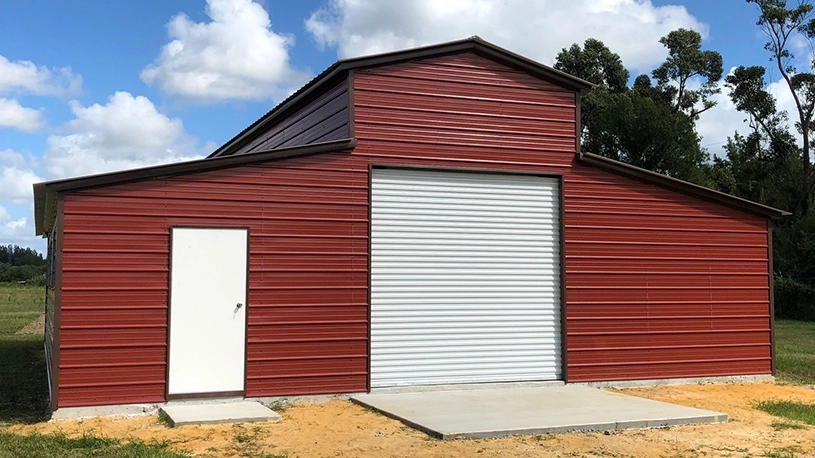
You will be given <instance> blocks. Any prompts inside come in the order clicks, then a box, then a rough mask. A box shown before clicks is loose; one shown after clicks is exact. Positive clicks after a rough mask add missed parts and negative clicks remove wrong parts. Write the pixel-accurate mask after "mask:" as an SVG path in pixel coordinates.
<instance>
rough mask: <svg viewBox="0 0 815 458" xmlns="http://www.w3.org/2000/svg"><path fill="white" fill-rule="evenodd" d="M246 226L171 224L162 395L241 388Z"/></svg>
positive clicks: (244, 341)
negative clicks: (166, 351)
mask: <svg viewBox="0 0 815 458" xmlns="http://www.w3.org/2000/svg"><path fill="white" fill-rule="evenodd" d="M247 242H248V231H247V230H246V229H209V228H173V229H172V257H171V264H170V265H171V266H172V271H171V273H170V276H171V281H170V284H171V290H170V342H169V345H170V348H169V359H170V361H169V365H170V370H169V380H168V389H167V394H168V395H171V396H172V395H197V394H198V395H200V394H219V393H230V394H235V393H236V392H243V391H244V390H245V386H244V381H245V374H244V372H245V361H246V275H247Z"/></svg>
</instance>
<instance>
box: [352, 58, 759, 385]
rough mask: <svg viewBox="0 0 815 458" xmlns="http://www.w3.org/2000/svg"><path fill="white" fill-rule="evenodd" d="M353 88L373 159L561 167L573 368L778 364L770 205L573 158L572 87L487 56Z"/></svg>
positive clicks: (587, 373) (376, 72) (659, 373)
mask: <svg viewBox="0 0 815 458" xmlns="http://www.w3.org/2000/svg"><path fill="white" fill-rule="evenodd" d="M354 90H355V92H354V98H355V104H354V107H355V120H356V125H355V131H356V136H357V138H358V139H359V144H358V146H357V148H356V150H355V154H356V155H361V156H364V157H365V158H367V159H368V160H369V161H371V162H373V163H376V164H393V165H418V166H425V167H428V166H429V167H456V168H460V167H465V168H484V169H489V170H510V171H526V172H553V173H562V174H563V176H564V211H565V234H564V237H565V269H566V273H565V275H566V277H565V287H566V298H565V299H566V305H565V306H566V335H565V344H566V346H567V350H566V352H567V353H566V357H567V363H568V365H567V379H568V380H569V381H575V382H576V381H600V380H626V379H652V378H667V377H696V376H714V375H732V374H767V373H770V371H771V359H772V358H771V354H770V353H771V334H770V328H771V315H770V306H769V276H768V259H769V248H768V245H767V226H766V220H765V219H764V218H762V217H760V216H753V215H750V214H746V213H743V212H740V211H737V210H734V209H730V208H727V207H723V206H721V205H719V204H715V203H711V202H706V201H703V200H700V199H698V198H693V197H689V196H685V195H683V194H680V193H677V192H674V191H670V190H667V189H664V188H661V187H659V186H656V185H653V184H648V183H643V182H639V181H636V180H632V179H630V178H624V177H621V176H618V175H614V174H612V173H609V172H606V171H603V170H599V169H595V168H591V167H587V166H584V165H581V164H579V163H577V162H576V161H575V155H574V152H575V124H574V121H575V117H576V112H575V107H574V99H573V97H574V94H572V93H570V92H568V91H564V90H562V89H559V88H557V87H556V86H553V85H551V84H548V83H546V82H544V81H541V80H539V79H536V78H532V77H530V76H528V75H526V74H524V73H522V72H517V71H514V70H511V69H507V68H505V67H502V66H501V65H499V64H496V63H494V62H492V61H489V60H487V59H484V58H481V57H478V56H474V55H467V54H464V55H456V56H447V57H442V58H438V59H432V60H425V61H420V62H412V63H407V64H401V65H394V66H390V67H382V68H375V69H370V70H364V71H357V73H356V77H355V85H354Z"/></svg>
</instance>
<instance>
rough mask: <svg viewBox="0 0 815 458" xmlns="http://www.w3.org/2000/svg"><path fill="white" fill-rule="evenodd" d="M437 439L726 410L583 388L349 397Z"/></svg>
mask: <svg viewBox="0 0 815 458" xmlns="http://www.w3.org/2000/svg"><path fill="white" fill-rule="evenodd" d="M351 399H352V401H354V402H356V403H357V404H361V405H364V406H367V407H370V408H373V409H375V410H378V411H380V412H382V413H384V414H385V415H387V416H389V417H391V418H394V419H397V420H400V421H402V422H403V423H405V424H407V425H409V426H412V427H414V428H417V429H419V430H421V431H424V432H426V433H428V434H430V435H432V436H435V437H438V438H441V439H457V438H489V437H505V436H514V435H528V434H546V433H561V432H568V431H604V430H615V429H625V428H656V427H662V426H678V425H685V424H694V423H720V422H725V421H727V414H723V413H719V412H711V411H708V410H700V409H694V408H690V407H684V406H678V405H675V404H668V403H665V402H658V401H652V400H650V399H644V398H638V397H634V396H627V395H623V394H619V393H612V392H609V391H604V390H601V389H598V388H591V387H586V386H573V385H565V386H547V387H523V388H519V387H513V388H496V389H491V388H477V389H465V390H460V389H458V390H456V389H454V390H449V389H444V390H443V391H431V392H415V391H411V392H404V393H393V392H388V393H377V392H376V391H374V392H373V393H371V394H363V395H357V396H354V397H353V398H351Z"/></svg>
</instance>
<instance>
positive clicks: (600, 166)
mask: <svg viewBox="0 0 815 458" xmlns="http://www.w3.org/2000/svg"><path fill="white" fill-rule="evenodd" d="M589 88H590V85H589V84H588V83H586V82H584V81H582V80H579V79H577V78H574V77H572V76H569V75H566V74H564V73H561V72H558V71H556V70H553V69H551V68H549V67H546V66H543V65H541V64H538V63H536V62H533V61H531V60H528V59H526V58H524V57H521V56H518V55H516V54H513V53H511V52H508V51H506V50H504V49H501V48H498V47H496V46H494V45H492V44H489V43H486V42H484V41H482V40H480V39H478V38H473V39H468V40H463V41H458V42H453V43H447V44H441V45H436V46H430V47H426V48H420V49H414V50H408V51H400V52H395V53H390V54H384V55H379V56H374V57H363V58H357V59H350V60H344V61H340V62H337V63H336V64H334V65H333V66H331V67H330V68H328V69H327V70H326V71H325V72H323V73H322V74H320V75H319V76H318V77H317V78H315V79H314V80H313V81H311V82H310V83H308V84H307V85H306V86H305V87H303V88H302V89H301V90H299V91H298V92H296V93H295V94H294V95H292V96H291V97H290V98H289V99H287V100H286V101H284V102H283V103H281V104H280V105H279V106H277V107H276V108H274V109H273V110H272V111H271V112H269V113H268V114H266V115H265V116H263V117H262V118H261V119H259V120H258V121H257V122H255V123H254V124H252V125H251V126H249V127H248V128H247V129H245V130H244V131H243V132H241V133H239V134H238V135H237V136H236V137H235V138H233V139H232V140H230V141H229V142H228V143H226V144H225V145H223V146H222V147H221V148H219V149H218V150H217V151H216V152H215V153H213V154H212V155H211V156H210V157H209V158H206V159H202V160H198V161H191V162H185V163H177V164H171V165H163V166H157V167H149V168H144V169H138V170H129V171H123V172H116V173H108V174H103V175H95V176H89V177H83V178H76V179H68V180H60V181H52V182H48V183H40V184H37V185H35V197H36V222H37V233H38V234H42V235H44V236H46V237H48V239H49V246H50V250H49V259H50V261H51V265H52V272H53V274H52V276H51V282H50V286H49V290H48V305H47V330H48V331H47V339H46V349H47V356H48V361H49V369H50V372H49V377H50V382H51V404H52V408H53V409H57V408H64V407H76V406H93V405H115V404H129V403H158V402H163V401H166V400H168V399H172V398H183V397H196V396H198V397H214V396H221V395H231V396H234V395H243V396H246V397H264V396H280V395H301V394H317V393H347V392H364V391H368V390H370V389H371V388H376V387H385V386H398V385H414V384H418V385H421V384H451V383H474V382H503V381H529V380H564V381H566V382H591V381H621V380H649V379H666V378H678V377H681V378H685V377H712V376H727V375H748V374H771V373H772V372H773V370H774V365H773V303H772V249H771V246H772V244H771V227H772V223H771V220H772V219H773V218H777V217H780V216H782V215H783V214H784V212H782V211H780V210H776V209H773V208H769V207H765V206H762V205H759V204H756V203H753V202H748V201H745V200H742V199H739V198H736V197H733V196H729V195H725V194H721V193H718V192H715V191H711V190H709V189H705V188H701V187H699V186H695V185H692V184H689V183H685V182H682V181H679V180H675V179H672V178H668V177H665V176H662V175H658V174H655V173H651V172H648V171H645V170H641V169H638V168H634V167H631V166H627V165H624V164H621V163H618V162H615V161H612V160H609V159H604V158H602V157H598V156H595V155H591V154H588V153H581V152H580V150H579V141H578V135H577V134H578V132H579V128H580V127H579V125H578V120H579V119H580V116H579V113H580V95H581V93H582V92H584V91H586V90H588V89H589Z"/></svg>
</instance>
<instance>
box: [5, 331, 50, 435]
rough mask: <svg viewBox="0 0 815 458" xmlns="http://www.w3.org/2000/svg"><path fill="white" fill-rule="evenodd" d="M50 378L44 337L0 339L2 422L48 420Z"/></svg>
mask: <svg viewBox="0 0 815 458" xmlns="http://www.w3.org/2000/svg"><path fill="white" fill-rule="evenodd" d="M47 379H48V377H47V374H46V367H45V351H44V350H43V337H42V336H12V337H10V338H5V339H2V340H0V423H36V422H39V421H43V420H45V419H47V418H48V413H49V410H48V380H47Z"/></svg>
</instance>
